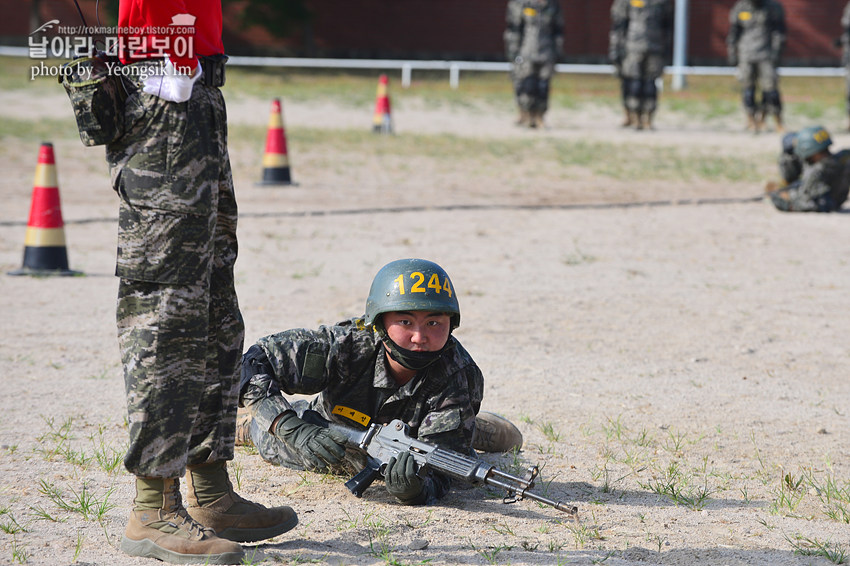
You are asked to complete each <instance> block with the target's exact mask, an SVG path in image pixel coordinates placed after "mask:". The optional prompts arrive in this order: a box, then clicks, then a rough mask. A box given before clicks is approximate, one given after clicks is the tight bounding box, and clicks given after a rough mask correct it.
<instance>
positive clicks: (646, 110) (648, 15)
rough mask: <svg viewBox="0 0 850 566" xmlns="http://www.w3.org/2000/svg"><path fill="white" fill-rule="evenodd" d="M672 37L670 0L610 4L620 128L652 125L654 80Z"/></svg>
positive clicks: (628, 0)
mask: <svg viewBox="0 0 850 566" xmlns="http://www.w3.org/2000/svg"><path fill="white" fill-rule="evenodd" d="M672 36H673V5H672V3H671V2H670V0H614V3H613V4H612V5H611V33H610V36H609V45H608V51H609V53H608V54H609V58H610V60H611V63H612V64H613V65H614V67H615V68H616V71H617V76H619V77H620V81H621V87H622V95H623V106H624V108H625V112H626V119H625V121H624V122H623V127H629V126H634V127H635V128H637V129H638V130H642V129H644V128H646V129H651V128H652V117H653V115H654V114H655V110H656V108H657V106H658V89H657V88H656V86H655V81H656V79H658V77H660V76H661V74H662V73H663V72H664V59H665V57H666V56H667V54H668V52H669V50H670V45H671V40H672Z"/></svg>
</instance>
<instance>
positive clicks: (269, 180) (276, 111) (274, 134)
mask: <svg viewBox="0 0 850 566" xmlns="http://www.w3.org/2000/svg"><path fill="white" fill-rule="evenodd" d="M259 184H260V185H291V184H292V175H291V173H290V171H289V155H287V152H286V130H285V129H284V128H283V113H282V111H281V104H280V99H279V98H275V99H274V100H273V101H272V111H271V114H270V115H269V129H268V133H267V134H266V152H265V153H264V154H263V179H262V180H261V181H260V182H259Z"/></svg>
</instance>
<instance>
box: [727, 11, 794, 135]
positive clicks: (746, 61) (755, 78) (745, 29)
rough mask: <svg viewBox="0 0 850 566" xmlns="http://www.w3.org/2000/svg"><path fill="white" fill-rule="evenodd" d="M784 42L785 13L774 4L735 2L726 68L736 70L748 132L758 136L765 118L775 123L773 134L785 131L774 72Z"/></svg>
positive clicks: (730, 18) (728, 38)
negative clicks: (729, 66) (734, 67)
mask: <svg viewBox="0 0 850 566" xmlns="http://www.w3.org/2000/svg"><path fill="white" fill-rule="evenodd" d="M785 39H786V28H785V11H784V10H783V8H782V4H780V3H779V2H777V0H738V2H737V3H735V5H734V6H733V7H732V11H731V12H729V34H728V35H727V36H726V49H727V53H728V57H729V64H730V65H732V66H737V67H738V81H739V82H740V84H741V98H742V100H743V104H744V110H745V111H746V113H747V130H750V131H753V132H759V131H760V130H761V129H762V128H763V127H764V123H765V118H766V116H767V115H772V116H773V117H774V118H775V119H776V131H778V132H782V131H784V129H785V128H784V126H783V125H782V99H781V97H780V94H779V76H778V75H777V72H776V68H777V67H778V66H779V59H780V57H781V55H782V48H783V47H784V46H785ZM756 87H758V88H759V89H760V90H761V100H760V101H759V100H757V93H756Z"/></svg>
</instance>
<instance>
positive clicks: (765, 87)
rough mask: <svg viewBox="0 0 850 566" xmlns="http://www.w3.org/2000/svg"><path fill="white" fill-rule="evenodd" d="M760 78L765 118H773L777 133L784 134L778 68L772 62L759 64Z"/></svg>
mask: <svg viewBox="0 0 850 566" xmlns="http://www.w3.org/2000/svg"><path fill="white" fill-rule="evenodd" d="M758 77H759V78H758V83H759V88H761V92H762V99H763V100H762V102H763V103H764V114H763V116H768V115H770V116H773V117H774V119H775V120H776V131H778V132H783V131H785V128H784V126H783V124H782V99H781V97H780V95H779V75H778V74H777V72H776V67H775V66H774V65H773V63H771V62H770V61H761V62H759V63H758Z"/></svg>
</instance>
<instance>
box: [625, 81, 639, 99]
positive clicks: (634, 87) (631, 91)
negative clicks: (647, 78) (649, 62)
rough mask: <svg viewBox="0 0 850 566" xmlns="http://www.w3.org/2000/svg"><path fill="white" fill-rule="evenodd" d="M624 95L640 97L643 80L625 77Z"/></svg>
mask: <svg viewBox="0 0 850 566" xmlns="http://www.w3.org/2000/svg"><path fill="white" fill-rule="evenodd" d="M623 82H624V83H625V84H624V87H625V90H626V96H632V97H634V98H640V97H641V95H642V93H643V81H641V80H640V79H626V80H625V81H623Z"/></svg>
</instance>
